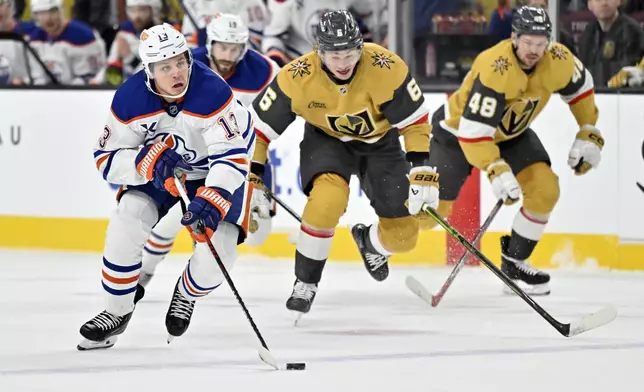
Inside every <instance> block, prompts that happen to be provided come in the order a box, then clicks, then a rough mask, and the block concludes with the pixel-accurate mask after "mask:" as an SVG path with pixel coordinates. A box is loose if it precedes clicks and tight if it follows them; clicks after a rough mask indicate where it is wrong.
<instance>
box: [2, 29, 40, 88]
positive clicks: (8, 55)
mask: <svg viewBox="0 0 644 392" xmlns="http://www.w3.org/2000/svg"><path fill="white" fill-rule="evenodd" d="M34 28H35V26H34V25H32V24H29V23H24V22H19V21H14V26H13V28H12V29H10V30H9V32H12V33H16V34H19V35H22V36H24V37H25V38H28V33H29V32H30V31H31V30H33V29H34ZM27 62H28V54H27V49H26V48H25V45H24V44H23V43H22V42H19V41H12V40H0V86H2V85H5V84H9V83H11V82H12V81H13V80H14V79H19V80H20V81H23V82H27V81H28V80H29V75H28V74H27Z"/></svg>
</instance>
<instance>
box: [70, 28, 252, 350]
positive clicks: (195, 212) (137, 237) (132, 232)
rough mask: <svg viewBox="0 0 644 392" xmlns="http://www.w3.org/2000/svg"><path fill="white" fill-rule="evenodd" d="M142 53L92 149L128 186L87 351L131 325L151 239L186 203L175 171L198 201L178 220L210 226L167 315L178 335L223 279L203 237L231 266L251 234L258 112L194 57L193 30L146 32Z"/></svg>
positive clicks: (111, 176)
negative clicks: (190, 45) (137, 69)
mask: <svg viewBox="0 0 644 392" xmlns="http://www.w3.org/2000/svg"><path fill="white" fill-rule="evenodd" d="M139 55H140V57H141V62H142V64H143V70H142V71H140V72H138V73H137V74H135V75H134V76H132V77H131V78H130V79H128V80H127V81H126V82H125V83H124V84H123V85H121V87H119V89H118V90H117V91H116V93H115V95H114V98H113V100H112V105H111V110H110V112H109V115H108V118H107V123H106V125H105V128H104V129H103V132H102V133H101V136H100V137H99V140H98V141H97V144H96V146H95V148H94V159H95V161H96V167H97V168H98V170H99V172H100V173H101V174H102V176H103V178H104V179H105V180H106V181H107V182H109V183H111V184H120V185H121V192H120V193H119V196H118V206H117V208H116V210H115V211H114V213H113V214H112V216H111V218H110V222H109V226H108V228H107V233H106V238H105V249H104V252H103V270H102V286H103V292H104V295H105V298H106V308H105V310H104V311H102V312H100V313H99V314H98V315H96V316H95V317H94V318H92V319H91V320H89V321H88V322H86V323H85V324H83V326H81V328H80V333H81V335H82V336H83V338H84V340H83V341H82V342H81V343H80V344H79V346H78V348H79V349H80V350H87V349H97V348H107V347H111V346H113V345H114V343H115V340H116V337H117V335H119V334H121V333H123V331H124V330H125V328H126V327H127V325H128V323H129V321H130V319H131V317H132V314H133V312H134V307H135V304H136V302H137V301H138V300H140V299H141V298H142V296H143V293H144V289H143V288H142V286H141V285H139V284H137V283H138V281H139V273H140V270H141V264H142V263H141V258H142V254H141V253H142V249H143V246H144V245H145V242H146V241H147V239H148V238H149V236H150V233H151V231H152V228H153V227H154V225H155V224H156V223H157V222H158V220H159V219H161V218H163V216H164V215H165V214H166V213H167V211H168V210H170V209H171V208H172V207H173V206H174V205H176V204H178V201H179V197H178V196H179V194H178V189H177V188H176V186H175V182H174V181H173V180H174V173H175V169H177V168H181V169H183V170H184V171H185V173H186V174H185V175H184V176H183V177H184V178H183V179H184V181H185V188H186V190H187V192H188V195H189V197H190V199H191V200H192V201H191V203H190V204H189V205H188V207H187V208H188V213H186V215H184V216H183V218H182V219H181V220H180V223H181V225H183V226H187V227H190V226H191V225H192V224H194V223H196V222H197V220H203V221H204V222H205V225H206V227H207V230H206V231H207V233H206V234H198V233H194V232H193V233H192V236H193V238H194V239H195V241H197V245H196V246H195V250H194V253H193V255H192V257H191V258H190V261H189V262H188V264H187V265H186V267H185V269H184V271H183V273H182V274H181V276H180V277H179V279H178V280H177V284H176V285H175V288H174V292H173V294H172V300H171V302H170V307H169V309H168V312H167V314H166V320H165V324H166V328H167V330H168V333H169V334H170V338H171V337H175V336H181V335H182V334H183V333H184V332H185V331H186V330H187V328H188V325H189V323H190V319H191V316H192V312H193V310H194V306H195V301H196V300H197V299H199V298H201V297H204V296H206V295H208V294H209V293H210V292H211V291H212V290H214V289H215V288H217V287H218V286H219V285H220V284H221V283H222V282H223V280H224V277H223V275H222V272H221V270H220V269H219V266H218V265H217V263H215V260H214V259H213V255H212V253H211V252H210V249H209V248H208V245H207V244H204V243H203V242H204V241H205V239H206V237H205V236H206V235H207V236H209V237H211V238H212V241H213V243H214V245H215V247H216V248H217V251H218V253H219V256H220V257H221V259H222V261H223V262H224V264H226V267H227V268H228V269H231V268H232V267H233V264H234V262H235V259H236V258H237V245H238V244H239V243H241V242H243V241H244V239H245V237H246V228H247V226H248V218H249V213H250V208H249V206H250V194H251V192H252V186H251V185H250V184H249V183H248V182H247V177H248V171H249V170H250V167H249V154H251V153H252V151H253V150H254V148H255V132H254V124H253V119H252V117H251V115H250V113H249V112H248V110H246V108H245V107H244V106H243V105H242V104H241V103H240V102H239V101H238V100H237V99H236V98H235V96H234V94H233V92H232V90H231V89H230V87H229V86H228V84H226V82H225V81H224V80H223V79H222V78H221V77H220V76H219V75H217V74H215V73H213V72H212V71H211V70H210V69H208V67H206V66H205V65H203V64H202V63H200V62H193V58H192V53H191V52H190V50H189V48H188V45H187V42H186V39H185V37H184V36H183V34H181V33H180V32H179V31H177V30H175V29H174V28H173V27H172V26H170V25H169V24H166V23H164V24H163V25H157V26H153V27H151V28H150V29H146V30H144V31H143V32H142V33H141V44H140V45H139Z"/></svg>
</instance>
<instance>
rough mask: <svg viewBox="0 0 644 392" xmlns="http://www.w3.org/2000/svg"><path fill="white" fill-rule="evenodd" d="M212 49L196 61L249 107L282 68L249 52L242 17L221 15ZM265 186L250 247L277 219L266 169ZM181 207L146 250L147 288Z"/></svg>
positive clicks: (212, 28)
mask: <svg viewBox="0 0 644 392" xmlns="http://www.w3.org/2000/svg"><path fill="white" fill-rule="evenodd" d="M207 31H208V46H207V47H204V48H199V49H196V50H194V51H193V57H194V59H195V61H198V62H201V63H203V64H206V65H208V66H209V67H210V68H211V69H212V70H214V71H215V72H217V73H218V74H219V75H221V76H222V77H223V78H224V79H225V80H226V82H227V83H228V85H230V87H231V88H232V90H233V92H234V93H235V96H236V97H237V98H238V99H239V100H240V101H241V102H242V103H243V104H244V106H248V105H250V104H251V103H252V102H253V99H254V98H255V96H256V95H257V94H258V93H259V92H260V91H261V90H262V89H263V88H264V87H265V86H267V85H268V84H269V83H270V82H271V81H272V80H273V78H274V77H275V75H277V73H278V72H279V67H278V66H277V64H275V63H274V62H273V61H271V60H270V59H269V58H268V57H266V56H264V55H262V54H260V53H258V52H256V51H254V50H252V49H249V48H248V36H249V33H248V28H247V27H246V25H245V24H244V21H243V20H242V18H241V17H239V16H238V15H232V14H219V15H216V16H215V18H214V19H213V20H211V21H210V23H209V24H208V27H207ZM259 180H262V182H261V183H256V184H255V185H256V187H255V188H256V190H255V191H254V194H253V202H254V203H255V204H254V205H257V206H258V207H257V208H255V209H254V210H253V211H251V217H250V225H249V226H250V228H249V233H248V238H247V239H246V244H248V245H251V246H258V245H261V244H262V243H263V242H264V241H265V240H266V238H267V237H268V235H269V233H270V231H271V218H272V216H274V215H275V208H276V206H275V202H272V203H269V202H268V200H267V199H266V198H265V197H264V195H263V193H264V192H263V190H262V188H263V187H264V186H268V187H270V188H271V189H272V190H273V192H275V181H274V171H273V167H272V166H271V165H270V164H267V165H266V169H265V171H264V176H263V177H262V179H259ZM180 207H181V206H179V205H176V206H175V207H173V208H172V209H170V211H169V212H168V214H167V215H166V216H164V217H163V219H161V220H160V221H159V223H157V224H156V226H154V228H153V229H152V233H151V235H150V238H149V239H148V241H147V242H146V244H145V247H144V248H143V267H142V269H141V276H140V278H139V283H140V284H141V285H143V286H144V287H145V286H147V284H148V283H149V281H150V280H151V279H152V276H153V275H154V272H155V270H156V268H157V266H158V265H159V263H160V262H161V261H163V259H164V258H165V257H166V255H167V254H168V253H169V252H170V250H171V249H172V246H173V245H174V240H175V238H176V236H177V235H178V234H179V232H180V231H181V228H182V226H181V215H182V212H181V208H180Z"/></svg>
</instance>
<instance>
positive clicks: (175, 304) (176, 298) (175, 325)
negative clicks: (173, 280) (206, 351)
mask: <svg viewBox="0 0 644 392" xmlns="http://www.w3.org/2000/svg"><path fill="white" fill-rule="evenodd" d="M180 281H181V278H179V280H178V281H177V284H176V285H175V286H174V294H172V301H171V302H170V307H169V308H168V313H167V314H166V315H165V328H166V329H167V331H168V343H170V342H171V341H172V339H174V338H176V337H178V336H181V335H183V334H184V333H185V332H186V331H187V330H188V327H189V326H190V319H191V318H192V312H194V310H195V301H191V300H189V299H187V298H186V297H184V296H183V294H181V292H180V291H179V282H180Z"/></svg>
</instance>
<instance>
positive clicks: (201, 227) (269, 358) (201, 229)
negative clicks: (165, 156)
mask: <svg viewBox="0 0 644 392" xmlns="http://www.w3.org/2000/svg"><path fill="white" fill-rule="evenodd" d="M174 184H175V185H176V187H177V189H178V190H179V194H180V195H181V199H182V200H183V202H184V203H185V206H184V204H182V205H181V206H182V208H184V211H183V212H184V213H185V207H186V206H187V205H188V204H190V198H188V194H187V193H186V190H185V188H184V187H183V183H181V180H179V178H177V176H176V175H175V177H174ZM196 226H197V227H196V228H193V230H195V232H197V233H205V232H206V227H205V224H204V222H203V221H201V220H199V221H197V224H196ZM205 237H206V244H208V248H210V252H211V253H212V255H213V257H214V258H215V261H216V262H217V265H218V266H219V268H220V269H221V272H222V274H223V275H224V278H225V279H226V282H228V286H230V289H231V290H232V292H233V294H235V298H237V302H238V303H239V305H241V307H242V310H243V311H244V314H246V318H247V319H248V321H249V322H250V326H251V327H253V331H255V335H256V336H257V339H259V342H260V343H261V347H258V349H257V350H258V353H259V357H260V358H261V360H262V361H264V362H265V363H266V364H268V365H269V366H271V367H273V368H274V369H275V370H279V366H278V365H277V361H276V360H275V358H274V357H273V354H271V352H270V351H269V350H268V346H267V345H266V341H264V338H263V337H262V334H261V333H260V332H259V329H258V328H257V325H256V324H255V321H254V320H253V318H252V317H251V315H250V312H249V311H248V309H247V308H246V304H244V300H242V298H241V296H240V295H239V292H238V291H237V288H236V287H235V283H234V282H233V279H232V278H231V277H230V275H229V274H228V270H227V269H226V266H225V265H224V263H223V262H222V261H221V258H220V257H219V254H217V250H216V249H215V246H214V245H213V244H212V241H210V238H208V236H205Z"/></svg>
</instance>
